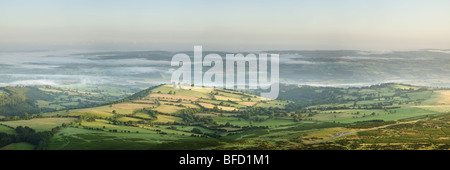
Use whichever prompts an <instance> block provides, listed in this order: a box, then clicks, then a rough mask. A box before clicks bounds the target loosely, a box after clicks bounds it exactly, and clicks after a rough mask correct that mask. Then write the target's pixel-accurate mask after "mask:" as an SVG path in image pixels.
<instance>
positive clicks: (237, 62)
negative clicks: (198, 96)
mask: <svg viewBox="0 0 450 170" xmlns="http://www.w3.org/2000/svg"><path fill="white" fill-rule="evenodd" d="M213 63H214V65H213ZM247 63H248V67H247ZM224 64H225V65H224ZM180 65H181V66H180ZM171 66H173V67H179V68H178V69H177V70H175V71H174V72H173V73H172V78H171V83H172V84H174V85H194V86H197V87H202V86H205V87H215V88H226V89H258V88H259V89H261V90H263V91H265V92H261V95H260V96H261V98H262V99H266V100H267V99H276V98H277V97H278V93H279V55H278V54H270V77H269V75H268V73H269V67H268V57H267V53H260V54H259V56H258V57H256V55H255V54H252V53H250V54H247V55H245V56H244V55H243V54H240V53H238V54H226V56H225V63H224V61H223V59H222V56H220V55H219V54H216V53H211V54H207V55H206V56H205V57H204V58H203V51H202V46H194V56H193V62H192V61H191V58H190V57H189V55H187V54H184V53H179V54H176V55H174V56H173V57H172V62H171ZM204 67H209V69H208V70H206V72H203V69H204ZM224 67H225V70H224ZM247 77H248V79H247ZM192 78H193V79H192ZM224 78H225V79H224Z"/></svg>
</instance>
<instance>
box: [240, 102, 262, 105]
mask: <svg viewBox="0 0 450 170" xmlns="http://www.w3.org/2000/svg"><path fill="white" fill-rule="evenodd" d="M238 103H239V104H240V105H243V106H254V105H255V104H256V103H258V102H238Z"/></svg>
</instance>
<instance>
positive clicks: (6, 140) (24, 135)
mask: <svg viewBox="0 0 450 170" xmlns="http://www.w3.org/2000/svg"><path fill="white" fill-rule="evenodd" d="M60 128H61V127H59V126H58V127H55V128H53V129H52V130H51V131H44V132H36V131H35V130H34V129H32V128H29V127H28V126H25V127H23V126H17V127H16V128H15V129H14V130H15V131H16V134H15V135H11V134H6V133H0V147H3V146H6V145H8V144H11V143H17V142H27V143H30V144H32V145H35V146H36V149H45V148H46V147H47V145H48V144H49V142H50V138H51V137H52V136H53V135H54V134H55V133H56V132H57V131H58V130H59V129H60Z"/></svg>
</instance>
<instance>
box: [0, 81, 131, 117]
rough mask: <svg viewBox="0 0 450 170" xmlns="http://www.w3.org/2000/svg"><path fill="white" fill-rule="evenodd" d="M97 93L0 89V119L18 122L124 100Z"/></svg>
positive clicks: (62, 89)
mask: <svg viewBox="0 0 450 170" xmlns="http://www.w3.org/2000/svg"><path fill="white" fill-rule="evenodd" d="M123 97H124V96H123V95H116V94H111V93H110V92H109V94H108V92H102V91H99V90H90V89H89V90H88V89H83V90H78V89H68V88H61V87H52V86H14V87H10V86H8V87H0V118H6V119H7V120H9V119H16V120H17V119H21V118H25V114H26V115H28V116H29V117H32V116H33V117H37V116H38V114H41V113H45V112H51V111H57V110H66V109H74V108H85V107H93V106H97V105H100V104H104V103H105V102H108V101H114V100H118V99H120V98H123Z"/></svg>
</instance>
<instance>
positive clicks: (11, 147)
mask: <svg viewBox="0 0 450 170" xmlns="http://www.w3.org/2000/svg"><path fill="white" fill-rule="evenodd" d="M33 149H34V145H32V144H29V143H26V142H20V143H12V144H9V145H6V146H4V147H2V148H0V150H33Z"/></svg>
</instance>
